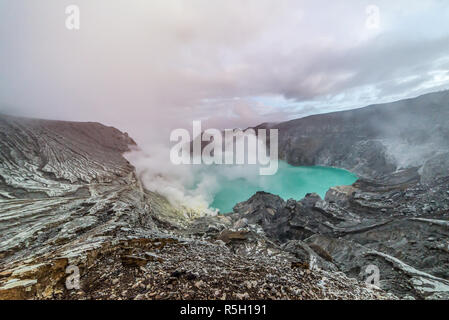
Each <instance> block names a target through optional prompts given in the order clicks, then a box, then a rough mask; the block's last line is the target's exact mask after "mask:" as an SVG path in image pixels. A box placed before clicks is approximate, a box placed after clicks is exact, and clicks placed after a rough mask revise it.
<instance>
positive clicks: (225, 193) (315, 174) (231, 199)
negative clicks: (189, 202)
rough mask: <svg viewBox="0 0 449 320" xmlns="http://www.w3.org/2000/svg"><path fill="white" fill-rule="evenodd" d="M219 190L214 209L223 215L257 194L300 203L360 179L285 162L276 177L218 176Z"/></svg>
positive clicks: (340, 171)
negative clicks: (309, 194) (270, 195)
mask: <svg viewBox="0 0 449 320" xmlns="http://www.w3.org/2000/svg"><path fill="white" fill-rule="evenodd" d="M219 177H220V178H219V184H220V189H219V190H218V191H217V192H216V194H215V196H214V201H213V202H212V204H211V207H213V208H216V209H218V210H219V211H220V213H228V212H232V208H233V207H234V206H235V205H236V204H237V203H238V202H241V201H246V200H247V199H249V198H250V197H251V196H252V195H254V194H255V193H256V192H258V191H265V192H269V193H272V194H276V195H279V196H280V197H281V198H283V199H285V200H287V199H290V198H291V199H295V200H300V199H302V198H304V196H305V195H306V194H307V193H312V192H315V193H317V194H319V195H320V196H321V197H322V198H324V196H325V195H326V192H327V191H328V190H329V188H331V187H334V186H339V185H351V184H353V183H354V182H355V181H356V180H357V176H355V175H354V174H352V173H351V172H349V171H346V170H342V169H336V168H329V167H294V166H291V165H289V164H287V163H285V162H283V161H281V162H280V163H279V170H278V172H277V173H276V174H275V175H273V176H255V177H253V178H252V179H250V180H248V179H245V178H236V179H232V178H228V177H225V176H222V175H219Z"/></svg>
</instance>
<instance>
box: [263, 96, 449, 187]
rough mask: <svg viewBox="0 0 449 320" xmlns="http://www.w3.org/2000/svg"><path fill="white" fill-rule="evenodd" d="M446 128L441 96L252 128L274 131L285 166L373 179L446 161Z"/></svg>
mask: <svg viewBox="0 0 449 320" xmlns="http://www.w3.org/2000/svg"><path fill="white" fill-rule="evenodd" d="M448 123H449V91H443V92H437V93H431V94H427V95H423V96H420V97H418V98H414V99H407V100H401V101H398V102H394V103H387V104H381V105H373V106H369V107H366V108H361V109H356V110H349V111H344V112H334V113H328V114H320V115H314V116H310V117H306V118H301V119H296V120H292V121H288V122H283V123H279V124H274V125H268V124H262V125H260V126H258V127H256V128H274V129H278V130H279V156H280V157H281V158H282V159H284V160H286V161H287V162H289V163H290V164H293V165H324V166H334V167H338V168H344V169H347V170H350V171H352V172H354V173H356V174H358V175H359V176H361V177H367V178H375V177H379V176H382V175H385V174H389V173H392V172H395V171H396V170H398V169H406V168H411V167H421V166H423V165H424V164H425V163H426V161H428V160H431V159H432V158H433V157H435V156H439V155H441V154H443V153H446V156H443V158H444V159H448V156H447V155H448V151H449V127H448ZM433 161H438V160H433ZM446 161H447V160H446ZM429 174H432V173H430V172H429ZM432 177H433V176H430V177H429V178H428V179H429V180H431V179H432ZM424 179H426V178H424Z"/></svg>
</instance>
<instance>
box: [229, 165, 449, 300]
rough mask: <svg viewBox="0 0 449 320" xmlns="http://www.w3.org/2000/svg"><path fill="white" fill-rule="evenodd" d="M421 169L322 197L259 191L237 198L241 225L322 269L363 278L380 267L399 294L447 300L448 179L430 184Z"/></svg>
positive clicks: (383, 282) (387, 285)
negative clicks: (296, 197) (255, 227)
mask: <svg viewBox="0 0 449 320" xmlns="http://www.w3.org/2000/svg"><path fill="white" fill-rule="evenodd" d="M419 180H420V179H419V175H418V173H417V172H416V170H407V171H404V172H400V173H396V174H394V175H390V176H385V177H383V179H379V180H378V181H377V182H373V181H369V180H364V179H361V180H359V181H357V182H356V183H355V184H354V185H353V186H346V187H336V188H332V189H330V190H329V191H328V193H327V194H326V198H325V199H324V200H323V199H321V198H320V197H319V196H318V195H316V194H309V195H307V196H306V197H305V198H304V199H303V200H301V201H295V200H292V199H290V200H288V201H284V200H283V199H281V198H279V197H278V196H275V195H271V194H267V193H263V192H261V193H257V194H256V195H254V196H253V197H252V198H251V199H249V200H248V201H246V202H242V203H239V204H237V205H236V206H235V208H234V214H233V215H231V217H232V218H233V220H234V221H235V223H236V224H238V223H242V221H244V224H245V225H252V224H255V225H258V226H261V227H262V229H263V230H264V233H265V234H266V235H267V236H268V237H269V238H270V239H271V240H272V241H274V242H275V243H278V244H279V245H281V248H283V249H284V250H286V251H288V252H291V253H293V254H295V255H297V256H298V257H300V258H302V259H303V260H304V261H310V259H311V257H313V256H314V255H315V256H316V257H315V262H316V263H317V264H318V265H319V266H320V268H321V269H324V270H328V271H335V270H338V271H342V272H344V273H345V274H346V275H347V276H350V277H355V278H357V279H359V280H363V279H366V278H367V274H366V270H367V269H366V268H367V267H369V266H375V267H376V268H377V269H378V270H379V280H380V286H381V288H382V289H384V290H386V291H388V292H391V293H393V294H395V295H397V296H399V297H401V298H416V299H449V237H448V235H449V176H448V177H445V178H440V179H438V180H436V181H434V182H432V183H431V184H430V185H423V184H421V183H420V182H419Z"/></svg>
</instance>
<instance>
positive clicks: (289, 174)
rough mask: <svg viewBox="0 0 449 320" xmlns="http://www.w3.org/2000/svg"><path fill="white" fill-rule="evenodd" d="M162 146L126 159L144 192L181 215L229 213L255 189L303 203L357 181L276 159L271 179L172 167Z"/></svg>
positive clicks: (252, 172) (249, 172) (244, 169)
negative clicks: (307, 197) (309, 197)
mask: <svg viewBox="0 0 449 320" xmlns="http://www.w3.org/2000/svg"><path fill="white" fill-rule="evenodd" d="M168 155H169V152H168V150H167V149H166V148H165V147H155V146H154V145H153V147H152V152H151V153H146V152H145V151H142V150H135V151H133V152H130V153H128V154H127V155H126V157H127V159H128V160H129V161H130V162H131V163H132V164H133V165H134V166H135V167H136V172H137V175H138V176H139V179H140V180H141V181H142V183H143V185H144V186H145V188H146V189H148V190H150V191H153V192H157V193H159V194H161V195H163V196H165V197H166V198H167V199H168V200H169V202H170V203H171V204H172V205H173V206H175V207H177V208H179V209H181V211H183V212H189V214H195V215H214V214H217V213H228V212H232V208H233V207H234V206H235V205H236V204H237V203H238V202H241V201H245V200H248V199H249V198H250V197H251V196H252V195H254V194H255V193H256V192H258V191H265V192H270V193H273V194H276V195H279V196H280V197H282V198H284V199H285V200H287V199H289V198H293V199H295V200H300V199H302V198H303V197H304V196H305V195H306V194H307V193H312V192H315V193H318V194H319V195H320V196H321V197H324V196H325V194H326V192H327V190H328V189H329V188H330V187H333V186H337V185H351V184H352V183H354V182H355V181H356V180H357V177H356V176H355V175H354V174H352V173H351V172H348V171H346V170H342V169H336V168H327V167H294V166H291V165H289V164H287V163H286V162H283V161H279V169H278V171H277V173H276V174H275V175H272V176H261V175H259V166H258V165H232V166H231V165H211V166H207V165H178V166H177V165H173V164H172V163H171V162H170V159H169V157H168Z"/></svg>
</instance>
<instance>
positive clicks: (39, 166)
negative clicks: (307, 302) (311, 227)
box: [0, 116, 394, 299]
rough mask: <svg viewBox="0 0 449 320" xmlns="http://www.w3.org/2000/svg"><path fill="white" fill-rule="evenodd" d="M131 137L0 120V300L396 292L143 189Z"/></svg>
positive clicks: (79, 126)
mask: <svg viewBox="0 0 449 320" xmlns="http://www.w3.org/2000/svg"><path fill="white" fill-rule="evenodd" d="M133 145H134V142H133V141H132V139H130V138H129V137H128V136H127V135H126V134H123V133H121V132H120V131H118V130H116V129H114V128H110V127H105V126H103V125H101V124H97V123H73V122H62V121H45V120H33V119H21V118H13V117H4V116H2V117H1V118H0V146H1V149H0V160H1V161H0V299H166V298H171V299H225V298H228V299H282V298H283V299H316V298H331V299H341V298H347V299H385V298H394V296H391V295H388V294H386V293H385V292H383V291H381V290H379V289H376V288H371V287H368V286H366V285H365V284H364V283H362V282H359V281H357V280H354V279H348V278H347V277H346V276H345V275H343V274H341V273H333V272H328V271H326V270H317V269H311V268H310V266H309V265H307V264H301V263H297V261H296V259H295V257H294V256H293V255H291V254H290V253H288V252H286V251H284V250H282V249H281V248H280V247H279V245H277V244H275V243H273V242H272V241H271V240H269V239H268V238H267V237H266V236H265V235H264V233H263V232H260V231H261V229H260V227H255V228H256V229H255V230H253V229H249V230H244V231H241V232H234V231H233V230H232V228H233V225H232V219H231V218H229V217H223V216H221V217H204V218H201V219H198V220H195V221H191V220H189V219H187V218H186V215H184V214H183V212H180V211H179V210H178V209H176V208H173V207H172V206H171V205H170V203H169V202H168V201H167V200H166V199H165V198H163V197H161V196H160V195H157V194H155V193H152V192H148V191H146V190H145V189H144V188H143V187H142V185H141V183H140V182H139V180H138V179H137V178H136V175H135V172H134V168H133V167H132V166H131V165H130V164H129V163H128V162H127V161H126V159H125V158H124V157H123V153H124V152H126V151H127V150H129V148H130V146H133ZM68 267H70V268H69V269H68ZM73 267H76V268H77V269H78V270H79V272H80V274H79V275H80V279H79V280H80V287H79V289H73V288H69V287H68V286H67V285H66V280H67V277H68V276H69V275H70V274H71V273H69V274H67V273H66V272H67V270H73ZM323 283H324V284H326V285H325V286H324V285H323Z"/></svg>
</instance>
